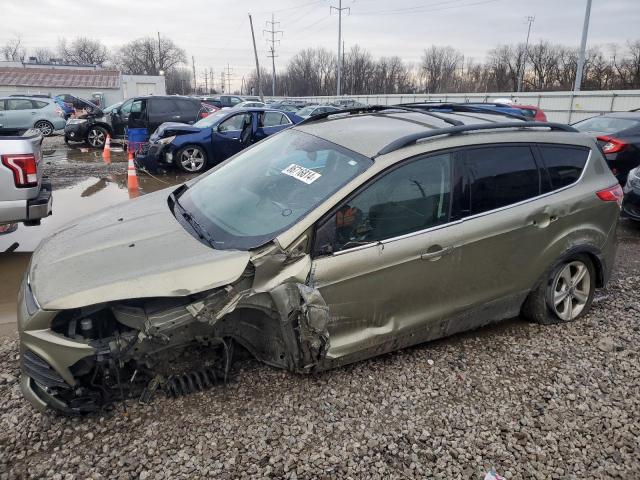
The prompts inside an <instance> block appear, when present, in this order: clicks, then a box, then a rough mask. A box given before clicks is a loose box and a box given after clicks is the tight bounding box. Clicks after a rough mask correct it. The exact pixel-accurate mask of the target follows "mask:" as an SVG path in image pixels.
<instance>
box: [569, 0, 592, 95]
mask: <svg viewBox="0 0 640 480" xmlns="http://www.w3.org/2000/svg"><path fill="white" fill-rule="evenodd" d="M590 16H591V0H587V8H586V10H585V12H584V23H583V24H582V41H581V42H580V56H579V57H578V68H577V70H576V83H575V84H574V86H573V91H574V92H579V91H580V87H581V86H582V72H583V71H584V57H585V53H586V50H587V34H588V33H589V17H590Z"/></svg>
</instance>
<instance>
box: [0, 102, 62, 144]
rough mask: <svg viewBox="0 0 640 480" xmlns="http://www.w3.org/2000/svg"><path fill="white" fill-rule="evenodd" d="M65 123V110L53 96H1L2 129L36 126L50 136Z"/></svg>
mask: <svg viewBox="0 0 640 480" xmlns="http://www.w3.org/2000/svg"><path fill="white" fill-rule="evenodd" d="M65 125H66V121H65V119H64V112H63V111H62V109H61V108H60V106H58V104H57V103H56V102H55V100H53V99H51V98H42V97H1V98H0V131H5V132H7V131H10V132H21V131H26V130H29V129H31V128H34V129H36V130H39V131H40V133H42V135H44V136H45V137H48V136H49V135H52V134H53V132H55V131H56V130H62V129H63V128H64V127H65Z"/></svg>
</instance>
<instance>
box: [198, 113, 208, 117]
mask: <svg viewBox="0 0 640 480" xmlns="http://www.w3.org/2000/svg"><path fill="white" fill-rule="evenodd" d="M208 116H209V112H200V118H206V117H208Z"/></svg>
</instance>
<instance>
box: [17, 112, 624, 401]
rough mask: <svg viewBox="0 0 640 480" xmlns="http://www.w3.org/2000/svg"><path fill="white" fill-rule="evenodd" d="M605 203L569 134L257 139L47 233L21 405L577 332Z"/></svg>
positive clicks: (403, 131)
mask: <svg viewBox="0 0 640 480" xmlns="http://www.w3.org/2000/svg"><path fill="white" fill-rule="evenodd" d="M621 196H622V192H621V188H620V186H619V184H618V183H617V181H616V179H615V177H614V176H613V175H612V174H611V172H610V170H609V169H608V168H607V165H606V163H605V161H604V159H603V157H602V154H601V153H600V152H599V150H598V148H597V145H596V144H595V142H594V140H592V139H590V138H588V137H586V136H584V135H582V134H579V133H577V132H576V131H575V130H574V129H573V128H572V127H569V126H566V125H565V126H563V125H558V124H552V123H550V124H546V123H545V124H541V123H536V122H524V121H522V120H521V119H519V118H514V117H513V116H508V115H505V114H500V113H495V112H494V113H489V112H485V113H479V112H478V111H476V110H474V109H472V108H471V107H468V109H466V108H465V107H463V106H460V107H456V109H455V110H447V111H446V112H443V111H442V109H440V110H438V109H437V108H436V107H433V106H427V105H425V106H422V107H419V106H416V107H364V108H361V109H353V110H351V111H346V112H342V113H339V114H323V115H319V116H316V117H314V118H313V119H309V120H306V121H304V122H302V123H300V124H298V125H297V126H294V127H293V128H290V129H287V130H284V131H282V132H280V133H278V134H275V135H273V136H271V137H269V138H267V139H265V140H263V141H262V142H259V143H257V144H255V145H253V146H252V147H250V148H248V149H246V150H244V151H243V152H241V153H239V154H238V155H236V156H234V157H232V158H231V159H229V160H227V161H225V162H223V163H221V164H220V165H218V166H216V167H215V168H214V169H212V170H211V171H210V172H208V173H207V174H205V175H202V176H200V177H198V178H196V179H193V180H191V181H189V182H187V183H186V184H184V185H182V186H180V187H178V188H175V187H172V188H170V189H166V190H163V191H159V192H155V193H151V194H148V195H145V196H144V197H141V198H139V199H136V200H133V201H130V202H127V203H126V204H122V205H119V206H115V207H112V208H108V209H106V210H104V211H102V212H100V213H98V214H96V215H94V216H92V217H89V218H85V219H83V220H79V221H76V222H74V223H72V224H69V225H67V226H66V227H64V228H62V229H61V230H60V231H58V232H57V233H55V234H54V235H53V236H52V237H51V238H49V239H48V240H47V241H45V242H43V243H42V244H41V246H40V247H39V248H38V249H37V251H36V252H35V253H34V255H33V258H32V261H31V265H30V267H29V269H28V272H27V274H26V276H25V279H24V282H23V284H22V288H21V290H20V294H19V327H20V345H21V367H22V372H23V374H22V377H21V387H22V391H23V393H24V395H25V397H26V398H27V399H28V400H29V401H31V402H32V403H33V404H34V405H35V406H36V407H38V408H41V409H45V408H47V407H52V408H54V409H57V410H59V411H62V412H65V413H68V414H79V413H83V412H91V411H95V410H98V409H100V408H102V407H103V406H104V405H106V404H109V403H111V402H113V401H116V400H118V399H120V398H126V397H131V396H134V395H135V396H139V395H140V396H141V397H140V398H141V399H149V398H150V396H151V395H152V394H153V391H155V390H157V389H162V390H164V391H165V392H167V393H168V394H173V395H178V394H182V393H188V392H191V391H197V390H201V389H203V388H205V387H207V386H209V385H211V384H213V383H215V382H216V381H223V379H224V378H225V377H226V375H227V373H228V369H229V364H230V362H231V361H232V359H233V357H234V356H235V355H236V353H246V352H249V353H250V354H251V355H252V356H253V357H255V358H257V359H258V360H260V361H262V362H264V363H266V364H269V365H272V366H274V367H280V368H285V369H288V370H291V371H297V372H313V371H319V370H324V369H328V368H332V367H336V366H339V365H343V364H346V363H349V362H354V361H357V360H360V359H364V358H367V357H371V356H374V355H379V354H382V353H385V352H389V351H392V350H396V349H399V348H403V347H405V346H408V345H413V344H417V343H420V342H425V341H428V340H432V339H436V338H441V337H444V336H447V335H451V334H453V333H456V332H460V331H464V330H468V329H472V328H477V327H479V326H482V325H486V324H488V323H491V322H496V321H499V320H502V319H505V318H509V317H514V316H517V315H518V314H520V313H522V314H523V315H524V316H525V317H527V318H529V319H531V320H533V321H536V322H539V323H543V324H550V323H560V322H567V321H571V320H574V319H576V318H579V317H580V316H582V315H584V314H585V313H586V312H587V311H588V310H589V307H590V305H591V302H592V299H593V295H594V290H595V288H596V287H602V286H603V285H604V284H605V283H606V281H607V280H608V278H609V275H610V273H611V268H612V265H613V259H614V254H615V228H616V224H617V218H618V215H619V212H620V201H621Z"/></svg>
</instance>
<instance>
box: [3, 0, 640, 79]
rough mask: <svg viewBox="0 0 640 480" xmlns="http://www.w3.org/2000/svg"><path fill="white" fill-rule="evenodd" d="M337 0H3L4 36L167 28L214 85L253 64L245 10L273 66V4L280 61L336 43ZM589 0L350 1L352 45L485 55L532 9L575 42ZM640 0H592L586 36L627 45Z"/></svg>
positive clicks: (538, 26) (102, 34)
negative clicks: (209, 71) (268, 31)
mask: <svg viewBox="0 0 640 480" xmlns="http://www.w3.org/2000/svg"><path fill="white" fill-rule="evenodd" d="M330 5H338V0H317V1H312V0H268V1H266V0H241V1H239V0H180V1H176V0H0V19H1V23H0V25H1V28H0V45H3V44H4V43H5V42H6V41H7V40H8V39H10V38H11V37H12V36H13V35H15V34H20V35H21V36H22V38H23V42H24V44H25V45H26V47H27V48H36V47H40V46H50V47H55V45H56V43H57V40H58V38H60V37H67V38H73V37H75V36H87V37H93V38H97V39H99V40H101V41H102V42H103V43H105V44H106V45H107V46H108V47H110V48H113V47H117V46H118V45H121V44H122V43H125V42H127V41H129V40H132V39H134V38H137V37H141V36H147V35H154V36H155V35H157V32H158V31H160V33H161V34H162V35H163V36H167V37H170V38H171V39H173V40H174V41H175V42H176V43H177V44H178V45H179V46H181V47H182V48H184V49H185V50H186V51H187V54H188V55H189V58H190V56H191V55H194V56H195V60H196V69H197V72H198V75H199V76H201V73H202V70H203V68H205V67H206V68H209V67H212V68H213V69H214V74H215V80H216V84H217V83H218V81H219V78H220V72H221V69H222V68H223V67H225V68H226V65H227V62H228V63H229V64H230V66H231V68H232V70H233V74H232V78H233V79H234V81H233V82H232V84H233V85H236V86H239V85H240V80H241V78H242V75H245V74H247V73H248V72H250V71H251V70H252V69H253V68H254V59H253V50H252V43H251V34H250V29H249V20H248V17H247V13H248V12H250V13H252V15H253V22H254V28H255V30H256V43H257V46H258V54H259V59H260V62H261V63H264V66H269V65H270V63H269V62H270V59H268V58H267V43H266V41H265V36H264V35H263V29H265V28H267V26H266V25H265V22H266V21H267V20H270V19H271V13H272V12H273V13H274V14H275V17H276V21H279V22H280V24H279V25H278V26H277V27H278V29H279V30H283V31H284V35H283V36H282V37H281V38H282V41H281V43H280V45H278V46H276V49H277V50H276V53H277V54H278V55H279V57H278V58H277V59H276V61H277V64H276V67H278V65H281V66H284V65H285V63H286V61H287V60H288V59H289V58H290V57H291V56H292V55H293V54H294V53H295V52H297V51H298V50H300V49H302V48H306V47H316V46H323V47H326V48H330V49H332V50H337V35H338V32H337V31H338V17H337V15H336V14H335V12H333V14H332V15H330V14H329V6H330ZM585 5H586V0H393V1H389V0H355V1H352V0H343V7H350V8H351V14H350V15H348V16H344V17H343V39H344V40H345V43H346V48H347V51H348V50H349V48H350V46H352V45H354V44H355V43H358V44H359V45H361V46H362V47H364V48H366V49H367V50H369V51H370V52H371V53H372V54H373V55H374V56H376V57H377V56H383V55H386V56H389V55H399V56H400V57H402V58H403V59H405V60H407V61H410V62H416V63H417V62H418V61H419V59H420V55H421V52H422V51H423V49H424V48H425V47H427V46H429V45H451V46H453V47H455V48H457V49H458V50H460V51H462V52H463V53H464V54H465V56H466V57H473V58H475V59H477V60H482V59H483V58H484V57H485V55H486V52H487V50H489V49H490V48H491V47H493V46H494V45H496V44H498V43H517V42H520V41H524V39H525V36H526V29H527V23H526V18H525V17H526V16H528V15H531V16H535V22H534V24H533V28H532V30H531V42H537V41H538V40H540V39H546V40H550V41H552V42H556V43H563V44H567V45H576V46H577V45H578V44H579V42H580V35H581V29H582V22H583V18H584V9H585ZM639 25H640V0H593V8H592V12H591V25H590V29H589V43H588V45H589V46H591V45H607V44H611V43H618V44H622V45H623V44H624V43H626V42H627V41H628V40H635V39H639V38H640V28H639V27H638V26H639Z"/></svg>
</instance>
